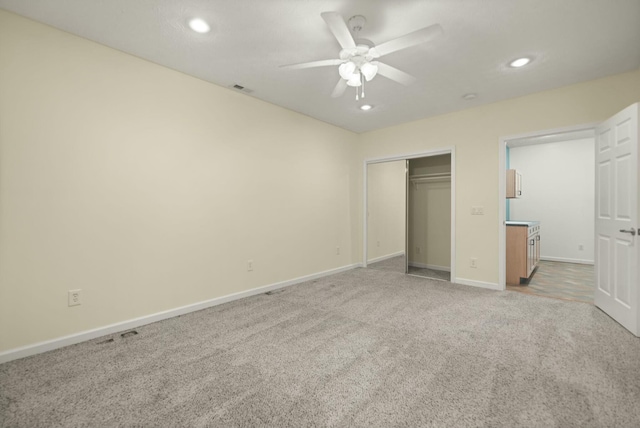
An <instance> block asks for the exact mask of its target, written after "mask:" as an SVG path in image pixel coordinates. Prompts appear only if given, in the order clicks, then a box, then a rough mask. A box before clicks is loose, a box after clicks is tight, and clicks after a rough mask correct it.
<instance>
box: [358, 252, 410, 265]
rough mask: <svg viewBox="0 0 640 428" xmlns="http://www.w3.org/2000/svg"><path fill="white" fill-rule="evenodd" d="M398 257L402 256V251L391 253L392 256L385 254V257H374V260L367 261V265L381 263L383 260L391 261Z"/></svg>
mask: <svg viewBox="0 0 640 428" xmlns="http://www.w3.org/2000/svg"><path fill="white" fill-rule="evenodd" d="M399 256H404V251H399V252H397V253H393V254H387V255H386V256H380V257H376V258H375V259H371V260H368V261H367V264H371V263H376V262H381V261H383V260H389V259H392V258H394V257H399Z"/></svg>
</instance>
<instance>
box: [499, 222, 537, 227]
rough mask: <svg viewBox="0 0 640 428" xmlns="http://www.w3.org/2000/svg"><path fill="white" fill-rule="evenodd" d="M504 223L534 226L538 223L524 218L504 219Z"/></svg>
mask: <svg viewBox="0 0 640 428" xmlns="http://www.w3.org/2000/svg"><path fill="white" fill-rule="evenodd" d="M505 224H506V225H507V226H528V227H530V226H536V225H538V224H540V222H539V221H525V220H518V221H506V222H505Z"/></svg>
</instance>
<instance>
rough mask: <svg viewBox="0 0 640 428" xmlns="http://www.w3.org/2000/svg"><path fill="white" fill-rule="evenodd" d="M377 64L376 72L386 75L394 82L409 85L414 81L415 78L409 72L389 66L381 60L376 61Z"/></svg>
mask: <svg viewBox="0 0 640 428" xmlns="http://www.w3.org/2000/svg"><path fill="white" fill-rule="evenodd" d="M376 65H377V66H378V74H379V75H381V76H384V77H386V78H387V79H391V80H393V81H394V82H398V83H401V84H403V85H405V86H409V85H411V84H412V83H414V82H415V81H416V78H415V77H413V76H412V75H410V74H407V73H405V72H404V71H402V70H398V69H397V68H395V67H391V66H390V65H387V64H385V63H382V62H378V63H376Z"/></svg>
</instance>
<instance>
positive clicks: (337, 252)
mask: <svg viewBox="0 0 640 428" xmlns="http://www.w3.org/2000/svg"><path fill="white" fill-rule="evenodd" d="M339 255H340V247H336V256H339Z"/></svg>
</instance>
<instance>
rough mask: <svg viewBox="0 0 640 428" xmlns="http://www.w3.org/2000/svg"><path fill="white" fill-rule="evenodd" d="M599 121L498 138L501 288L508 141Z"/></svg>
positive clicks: (504, 262)
mask: <svg viewBox="0 0 640 428" xmlns="http://www.w3.org/2000/svg"><path fill="white" fill-rule="evenodd" d="M597 126H598V123H597V122H596V123H585V124H582V125H574V126H566V127H562V128H555V129H547V130H543V131H536V132H527V133H524V134H517V135H508V136H505V137H500V138H499V139H498V286H499V287H500V288H499V289H500V290H506V289H507V280H506V275H507V273H506V269H507V233H506V225H505V220H506V218H505V216H506V209H505V206H506V203H507V199H506V197H505V195H506V192H507V177H506V173H505V171H506V170H507V160H506V151H507V143H508V142H509V141H512V140H518V139H521V138H533V137H541V136H544V135H551V134H563V133H567V132H575V131H584V130H587V129H594V130H595V128H596V127H597Z"/></svg>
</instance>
